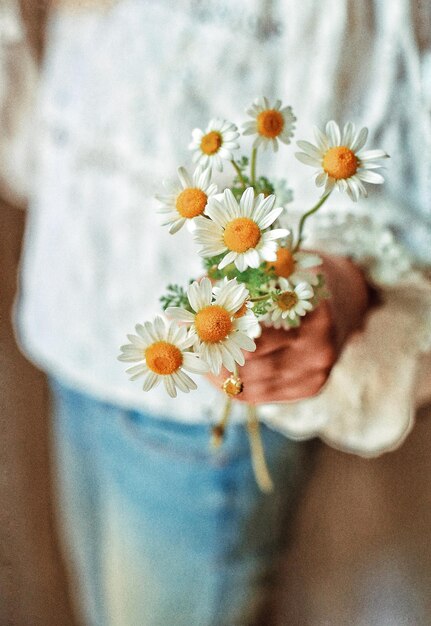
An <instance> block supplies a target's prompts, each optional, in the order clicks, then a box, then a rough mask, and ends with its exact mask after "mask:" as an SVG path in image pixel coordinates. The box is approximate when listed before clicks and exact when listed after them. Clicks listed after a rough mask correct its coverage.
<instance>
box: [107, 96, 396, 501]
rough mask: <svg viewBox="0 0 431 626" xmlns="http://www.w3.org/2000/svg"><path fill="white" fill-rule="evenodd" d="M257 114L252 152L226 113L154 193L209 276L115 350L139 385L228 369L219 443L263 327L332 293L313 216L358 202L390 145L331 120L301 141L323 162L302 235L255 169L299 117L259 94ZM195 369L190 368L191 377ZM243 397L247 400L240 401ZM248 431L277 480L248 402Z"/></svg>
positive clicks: (315, 163)
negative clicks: (220, 175) (186, 234)
mask: <svg viewBox="0 0 431 626" xmlns="http://www.w3.org/2000/svg"><path fill="white" fill-rule="evenodd" d="M247 114H248V115H249V116H250V118H251V119H250V120H249V121H247V122H245V123H244V124H243V127H242V134H243V135H254V136H255V138H254V141H253V144H252V147H251V155H250V158H248V157H246V156H240V157H238V156H237V153H238V151H239V148H240V146H239V143H238V139H239V137H240V133H239V131H238V128H237V126H236V125H235V124H233V123H232V122H230V121H227V120H219V119H215V120H212V121H211V122H210V123H209V125H208V127H207V128H206V130H205V132H204V131H202V130H200V129H195V130H194V131H193V132H192V142H191V144H190V146H189V147H190V150H191V151H192V153H193V161H194V163H195V169H194V171H193V172H192V173H189V172H188V171H187V170H186V169H185V168H184V167H180V168H179V169H178V178H179V182H178V184H177V185H174V186H170V185H165V187H166V193H165V194H164V195H159V196H157V199H158V200H159V201H160V203H161V205H162V206H161V209H160V213H161V214H162V215H163V226H167V227H168V228H169V232H170V233H171V234H172V235H174V234H175V233H176V232H178V231H179V230H180V229H181V228H182V227H183V226H185V225H186V226H187V227H189V229H190V231H191V236H192V237H193V239H194V240H195V242H196V244H197V248H198V253H199V255H200V256H201V257H202V260H203V276H202V277H201V278H197V279H193V278H192V279H191V280H190V283H189V285H188V286H180V285H170V286H169V287H168V289H167V293H166V295H164V296H163V297H162V306H163V309H164V311H165V315H164V316H159V317H156V319H155V320H153V321H146V322H144V324H137V325H136V334H133V335H128V338H129V341H130V343H129V344H127V345H124V346H122V347H121V354H120V356H119V359H120V360H121V361H125V362H130V363H134V365H133V366H131V367H130V368H129V369H128V370H127V373H128V374H129V375H130V377H131V380H135V379H137V378H140V377H143V379H144V382H143V390H144V391H150V390H151V389H152V388H153V387H155V386H156V385H158V384H159V383H160V382H161V381H163V384H164V386H165V389H166V392H167V393H168V394H169V395H170V396H172V397H175V396H176V395H177V389H178V390H180V391H181V392H183V393H189V392H190V391H193V390H194V389H196V388H197V385H196V382H195V380H194V378H193V374H207V373H209V372H211V373H212V374H215V375H219V374H220V372H221V371H222V368H224V369H225V370H226V376H225V379H224V382H223V385H222V389H223V391H224V393H225V396H226V402H225V406H224V409H223V411H222V415H221V419H220V421H219V422H218V423H217V424H215V425H214V427H213V436H212V442H213V444H214V445H215V446H218V445H219V444H220V443H221V442H222V439H223V434H224V432H225V429H226V426H227V423H228V418H229V413H230V409H231V402H232V398H235V397H238V396H240V394H241V393H242V391H243V384H242V381H241V372H240V368H241V366H243V365H244V363H245V358H244V352H253V351H254V350H255V349H256V343H257V342H258V341H259V337H260V335H261V333H262V332H264V329H265V327H268V326H269V327H275V328H281V329H284V330H285V331H289V330H290V329H291V328H295V327H298V326H299V325H300V323H301V320H302V319H303V318H304V316H305V315H307V314H309V313H310V312H311V311H313V309H315V308H316V307H317V306H318V304H319V302H320V301H321V299H322V298H325V297H327V295H328V294H327V292H326V290H325V284H324V277H323V275H322V274H321V273H319V266H320V265H321V263H322V261H321V259H320V258H319V256H318V255H317V254H315V253H311V252H307V251H305V250H303V249H302V243H303V240H304V228H305V225H306V221H307V219H308V218H309V217H310V216H311V215H313V214H314V213H316V212H317V211H318V210H319V209H320V207H321V206H322V205H323V204H324V203H325V202H326V201H327V199H328V198H329V196H330V195H331V193H332V191H333V190H334V188H335V187H337V188H338V189H339V190H341V191H345V192H347V193H348V195H349V196H350V198H351V199H352V200H354V201H356V200H358V198H359V197H360V196H366V195H367V191H366V189H365V187H364V182H368V183H382V182H383V177H382V176H381V174H380V173H378V172H377V171H376V170H377V169H379V168H380V167H381V164H380V163H381V159H383V158H385V157H387V156H388V155H387V154H386V153H385V152H384V151H383V150H368V151H365V150H364V149H363V148H364V145H365V142H366V139H367V129H366V128H362V129H361V130H360V131H359V132H357V131H356V130H355V126H354V125H353V124H352V123H347V124H346V125H345V127H344V129H343V131H342V132H341V131H340V129H339V127H338V125H337V124H336V123H335V122H333V121H331V122H328V124H327V125H326V129H325V132H322V131H321V130H319V129H318V128H315V129H314V132H315V140H316V144H315V145H314V144H312V143H309V142H307V141H298V146H299V148H300V149H301V152H298V153H296V157H297V158H298V159H299V160H300V161H301V162H302V163H304V164H306V165H310V166H312V167H314V168H315V170H316V185H317V186H318V187H321V188H323V193H322V195H321V197H320V198H319V200H318V201H317V203H316V204H315V206H313V207H312V208H311V209H310V210H308V211H307V212H305V213H304V214H303V215H302V216H301V218H300V220H299V223H298V227H297V229H296V233H295V232H294V230H293V229H292V227H291V225H289V223H288V216H287V215H286V208H285V204H286V200H289V199H290V198H289V193H286V184H285V183H284V181H282V184H281V185H280V184H278V187H279V188H280V189H281V190H282V191H281V193H280V192H276V190H275V182H274V181H271V179H270V178H268V177H266V176H263V175H259V176H258V175H257V161H258V154H259V151H260V150H265V149H267V148H270V149H272V150H274V151H275V152H276V151H277V150H278V147H279V142H282V143H284V144H289V143H290V141H291V138H292V136H293V133H294V129H295V121H296V118H295V116H294V114H293V112H292V109H291V107H290V106H286V107H282V104H281V102H280V101H279V100H277V101H276V102H275V103H274V104H273V105H271V104H270V103H269V101H268V100H267V99H266V98H261V99H258V100H256V101H255V102H254V104H253V105H252V106H251V107H250V108H249V109H248V110H247ZM226 163H229V164H230V166H231V167H232V174H233V176H232V183H231V185H230V186H229V187H227V188H225V189H223V190H221V189H218V186H217V184H216V183H215V182H214V180H213V177H214V173H215V171H216V170H218V171H222V170H223V167H224V165H225V164H226ZM190 375H191V376H190ZM239 399H240V398H239ZM248 430H249V434H250V443H251V451H252V459H253V466H254V469H255V474H256V478H257V481H258V483H259V485H260V487H261V488H262V489H264V490H266V491H268V490H270V489H271V480H270V477H269V474H268V471H267V469H266V465H265V460H264V456H263V450H262V446H261V442H260V438H259V428H258V420H257V415H256V408H255V407H254V406H251V405H250V406H249V420H248Z"/></svg>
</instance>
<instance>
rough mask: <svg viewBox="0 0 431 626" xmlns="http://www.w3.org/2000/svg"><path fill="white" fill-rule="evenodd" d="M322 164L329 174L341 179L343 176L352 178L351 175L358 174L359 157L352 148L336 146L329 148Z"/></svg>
mask: <svg viewBox="0 0 431 626" xmlns="http://www.w3.org/2000/svg"><path fill="white" fill-rule="evenodd" d="M322 166H323V169H324V170H325V172H326V173H327V174H328V175H329V176H331V177H332V178H335V179H336V180H340V179H342V178H350V176H353V174H356V170H357V169H358V159H357V158H356V155H355V153H354V152H352V150H350V148H347V147H346V146H336V147H335V148H329V150H328V151H327V152H326V154H325V156H324V157H323V162H322Z"/></svg>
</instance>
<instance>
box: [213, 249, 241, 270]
mask: <svg viewBox="0 0 431 626" xmlns="http://www.w3.org/2000/svg"><path fill="white" fill-rule="evenodd" d="M237 256H238V253H237V252H232V251H231V252H228V253H227V254H226V256H225V257H223V258H222V260H221V261H220V263H219V264H218V269H219V270H222V269H223V268H224V267H226V266H227V265H229V264H230V263H233V262H234V261H236V258H237ZM240 271H241V270H240Z"/></svg>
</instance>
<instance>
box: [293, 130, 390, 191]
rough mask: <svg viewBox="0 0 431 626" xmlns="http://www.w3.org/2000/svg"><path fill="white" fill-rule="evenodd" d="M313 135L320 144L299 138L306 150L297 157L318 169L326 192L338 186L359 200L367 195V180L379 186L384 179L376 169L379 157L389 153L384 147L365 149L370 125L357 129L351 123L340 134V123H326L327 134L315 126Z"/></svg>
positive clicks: (318, 179) (378, 166)
mask: <svg viewBox="0 0 431 626" xmlns="http://www.w3.org/2000/svg"><path fill="white" fill-rule="evenodd" d="M314 135H315V138H316V143H317V145H316V146H315V145H313V144H312V143H309V142H308V141H298V142H297V144H298V146H299V147H300V148H301V150H303V151H304V152H297V153H296V154H295V156H296V158H297V159H299V161H301V162H302V163H305V164H306V165H312V166H313V167H316V168H317V172H316V174H317V176H316V185H317V186H318V187H324V192H323V195H326V194H328V193H329V192H331V191H332V190H333V189H334V187H338V189H340V191H346V192H347V193H348V194H349V196H350V198H351V199H352V200H353V201H355V202H356V201H357V200H358V199H359V198H360V197H361V196H364V197H366V196H367V195H368V193H367V190H366V189H365V187H364V184H363V183H364V182H365V183H373V184H376V185H379V184H381V183H383V182H384V179H383V176H382V175H381V174H379V173H378V172H375V171H373V170H377V169H379V168H380V167H382V165H381V163H379V161H380V159H385V158H388V156H389V155H388V154H386V152H385V151H384V150H363V147H364V146H365V142H366V141H367V136H368V129H367V128H361V130H359V131H358V132H356V131H355V125H354V124H352V122H348V123H347V124H346V125H345V126H344V129H343V133H342V134H341V132H340V129H339V127H338V124H336V123H335V122H334V121H331V122H328V123H327V124H326V132H325V133H323V132H322V131H321V130H319V129H318V128H317V127H315V128H314Z"/></svg>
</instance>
